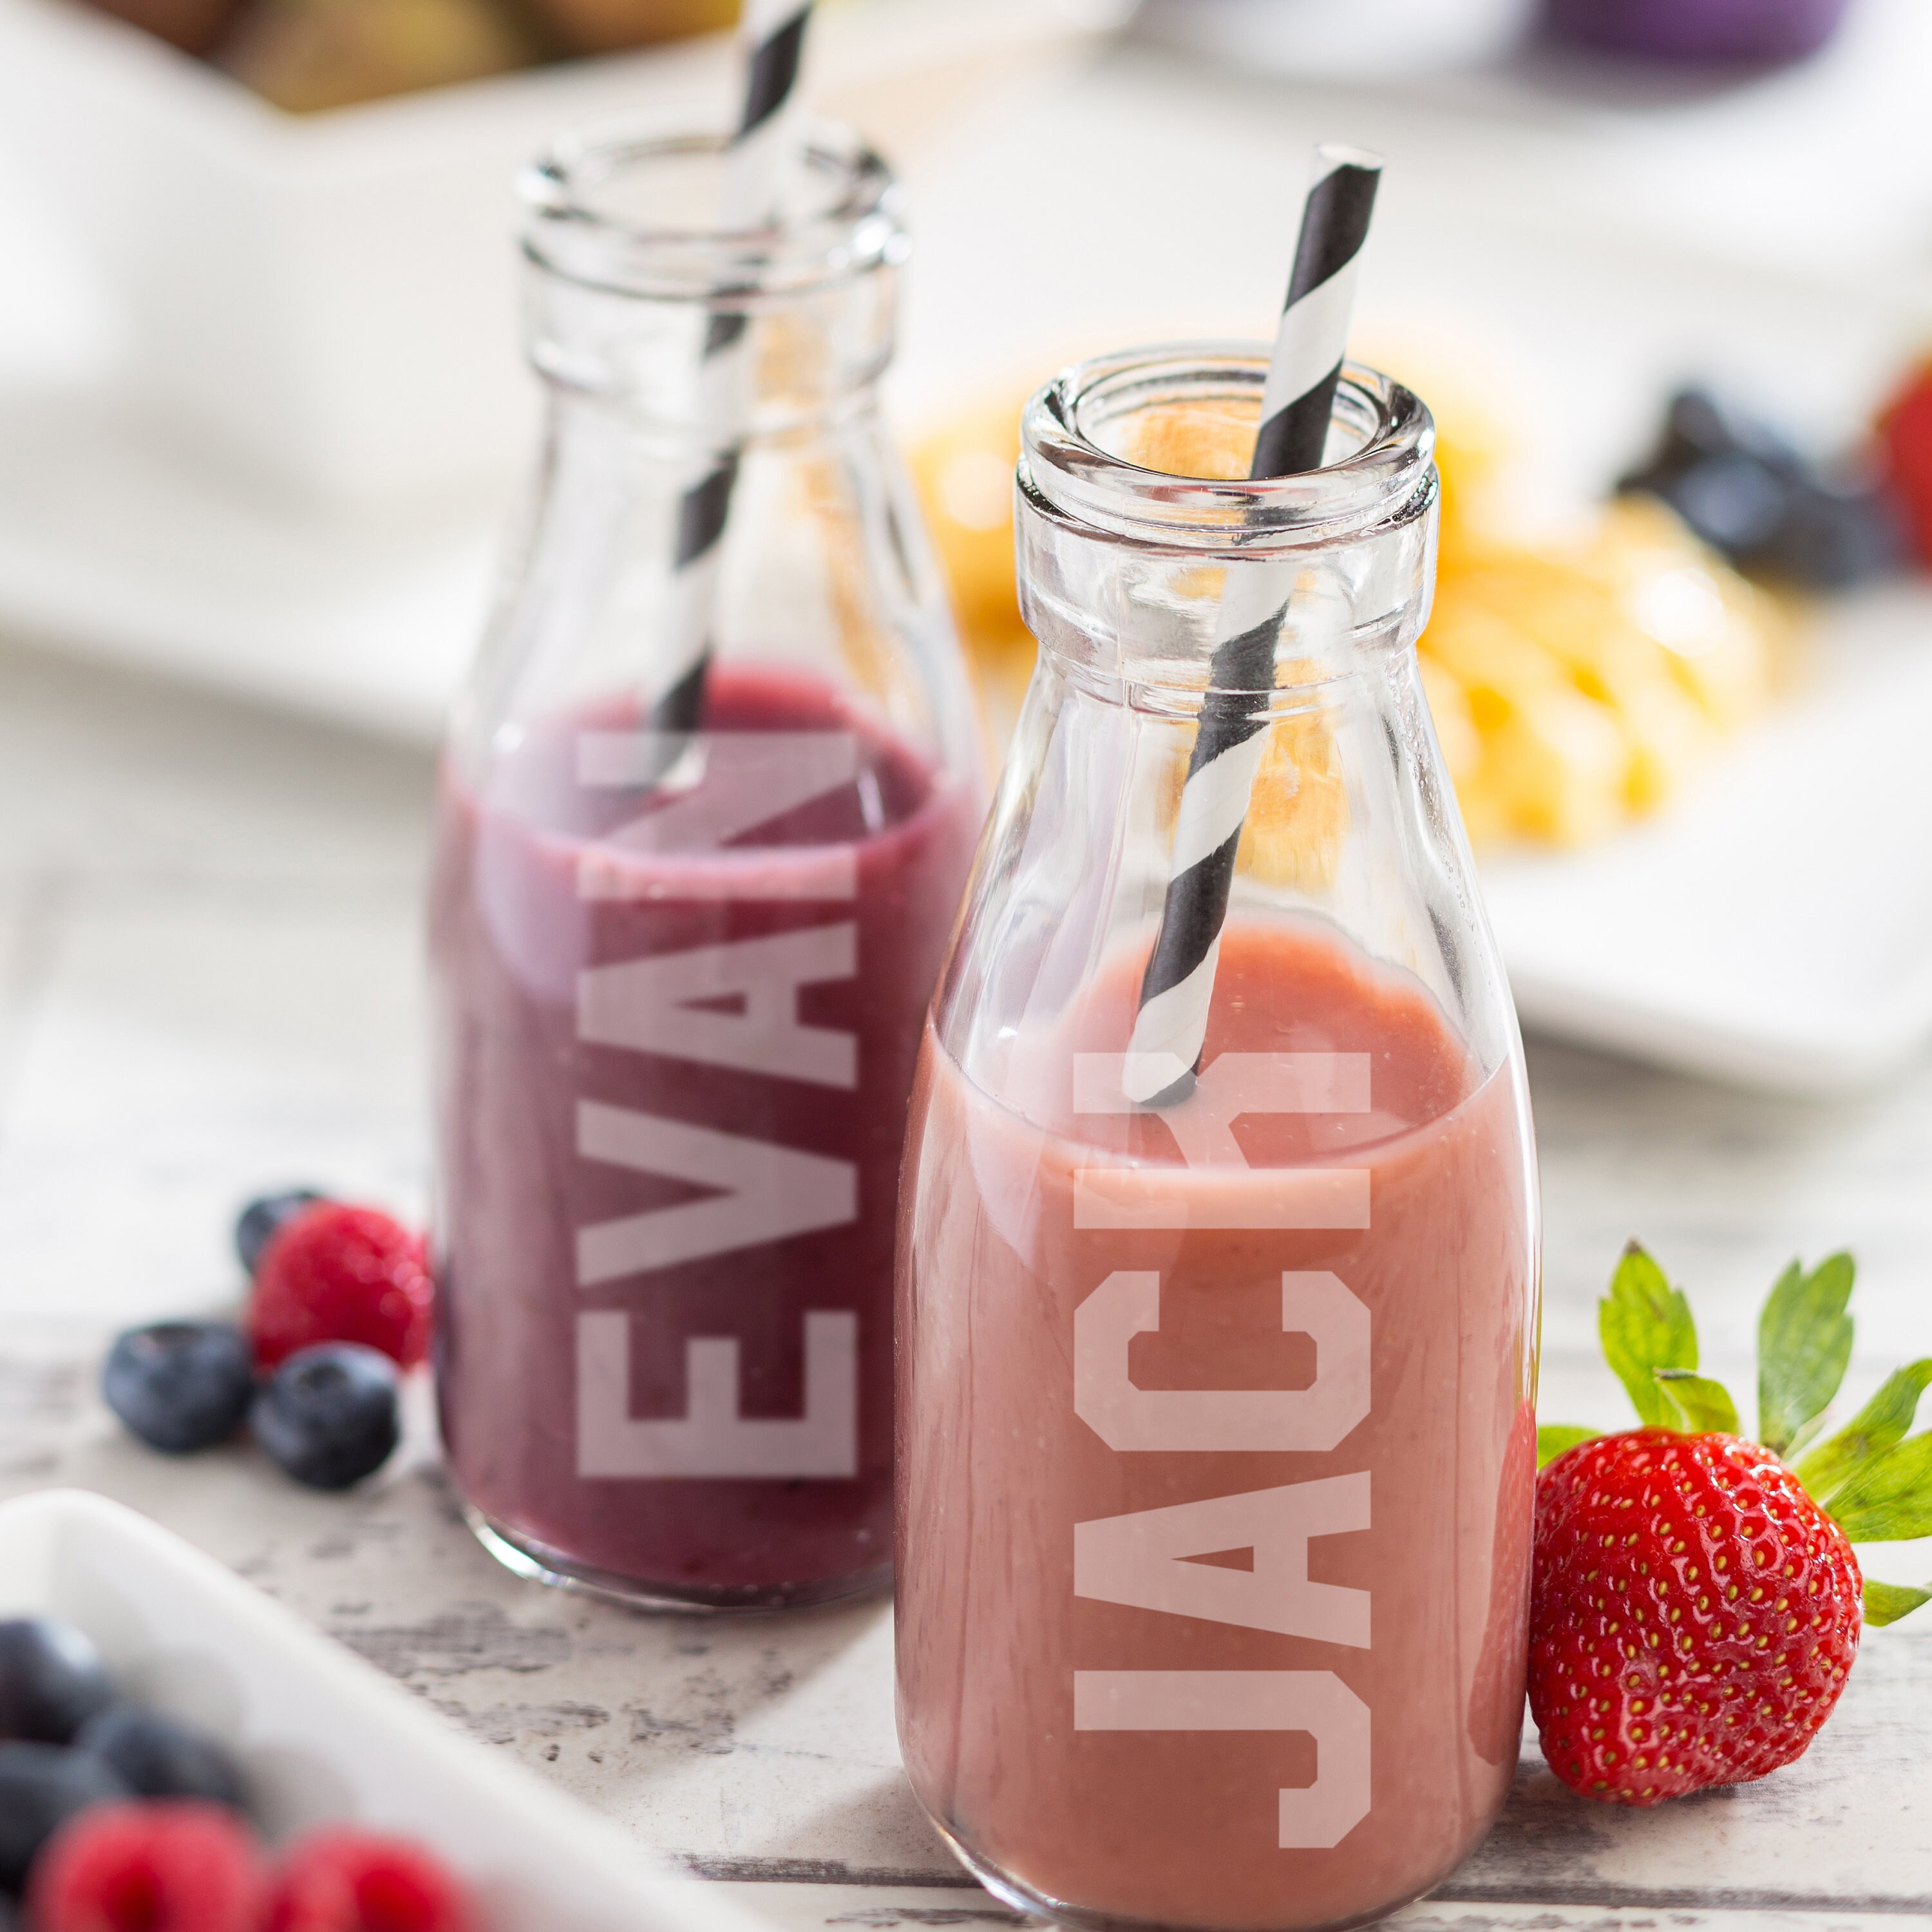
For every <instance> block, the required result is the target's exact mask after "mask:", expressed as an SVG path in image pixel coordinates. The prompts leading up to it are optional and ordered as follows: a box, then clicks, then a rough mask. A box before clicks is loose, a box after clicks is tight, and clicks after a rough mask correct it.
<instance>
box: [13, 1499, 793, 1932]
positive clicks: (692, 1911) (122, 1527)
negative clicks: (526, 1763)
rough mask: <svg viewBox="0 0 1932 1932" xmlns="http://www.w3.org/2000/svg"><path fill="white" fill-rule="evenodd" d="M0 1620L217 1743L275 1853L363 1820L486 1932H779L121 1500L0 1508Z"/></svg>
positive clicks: (37, 1501)
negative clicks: (463, 1903)
mask: <svg viewBox="0 0 1932 1932" xmlns="http://www.w3.org/2000/svg"><path fill="white" fill-rule="evenodd" d="M0 1614H8V1615H14V1616H19V1615H23V1614H46V1615H50V1616H59V1617H65V1618H66V1619H68V1621H70V1622H73V1623H74V1624H77V1625H79V1626H80V1628H82V1629H83V1630H84V1631H86V1632H87V1633H88V1634H89V1636H91V1637H92V1638H93V1639H94V1640H95V1642H96V1643H98V1644H99V1645H100V1646H101V1649H102V1650H103V1651H104V1652H105V1653H106V1655H107V1660H108V1662H109V1663H110V1665H111V1666H112V1667H113V1669H114V1671H115V1674H116V1676H117V1677H118V1679H119V1681H120V1682H121V1683H122V1684H123V1685H124V1686H126V1687H127V1688H128V1689H129V1690H130V1691H131V1692H133V1694H135V1695H136V1696H138V1697H139V1698H140V1699H141V1700H142V1701H143V1702H144V1703H148V1704H151V1705H152V1706H155V1707H156V1708H157V1709H160V1710H163V1711H166V1712H169V1713H170V1714H171V1715H173V1716H175V1717H178V1718H181V1719H183V1720H184V1721H187V1722H190V1723H193V1724H198V1725H199V1726H200V1727H202V1728H203V1729H204V1730H208V1731H209V1732H211V1733H213V1734H214V1736H217V1737H219V1738H220V1739H223V1741H224V1742H226V1743H227V1744H228V1745H229V1746H230V1747H231V1748H233V1750H234V1751H236V1754H237V1755H238V1756H239V1758H240V1760H241V1762H242V1766H243V1767H244V1769H245V1772H246V1774H247V1776H248V1781H249V1785H250V1790H251V1799H254V1802H256V1803H257V1806H258V1808H259V1811H260V1816H261V1818H262V1821H263V1824H264V1825H265V1826H266V1828H267V1829H268V1830H269V1832H270V1834H271V1835H272V1836H273V1837H275V1838H281V1837H283V1836H284V1835H287V1834H288V1833H290V1832H296V1831H299V1830H301V1829H304V1828H305V1827H306V1826H311V1825H314V1824H320V1823H323V1822H324V1821H326V1820H338V1821H340V1820H355V1821H356V1822H358V1823H362V1824H365V1825H367V1826H370V1827H371V1828H372V1829H383V1830H390V1831H395V1832H402V1833H404V1834H407V1835H410V1836H412V1837H414V1838H419V1839H421V1840H422V1841H423V1842H424V1843H427V1844H428V1845H430V1846H433V1847H434V1849H436V1850H437V1851H438V1852H440V1853H441V1854H442V1855H443V1857H444V1858H446V1860H447V1861H449V1864H451V1866H452V1867H453V1868H454V1869H455V1870H457V1871H458V1872H459V1873H460V1874H461V1875H462V1876H463V1878H464V1879H466V1880H467V1881H468V1882H469V1885H470V1886H471V1887H472V1889H473V1891H474V1893H475V1899H476V1901H477V1904H478V1909H479V1910H480V1912H481V1917H482V1922H483V1925H484V1927H485V1932H770V1927H769V1924H768V1922H767V1921H766V1920H764V1919H763V1918H760V1917H759V1916H758V1915H756V1914H755V1913H754V1912H750V1911H748V1910H747V1909H745V1907H744V1906H741V1905H739V1904H738V1903H736V1902H735V1901H734V1900H731V1899H730V1898H728V1897H724V1896H722V1895H721V1894H719V1893H718V1891H716V1890H715V1889H714V1888H709V1887H707V1886H706V1885H703V1883H702V1882H700V1881H698V1880H695V1879H687V1878H683V1877H680V1876H677V1875H676V1874H675V1873H670V1872H668V1871H667V1870H663V1869H661V1868H660V1867H657V1866H655V1865H654V1864H652V1863H651V1862H650V1861H649V1860H648V1859H647V1858H644V1857H643V1856H642V1855H640V1854H639V1853H638V1852H637V1851H636V1850H635V1849H633V1848H632V1847H631V1846H630V1845H629V1844H628V1843H627V1842H626V1841H625V1839H624V1838H622V1836H621V1835H619V1833H618V1832H616V1830H615V1829H613V1827H612V1826H609V1825H607V1824H606V1823H604V1821H603V1820H601V1819H599V1818H598V1817H595V1815H594V1814H592V1813H590V1812H589V1811H585V1810H583V1808H581V1807H580V1806H578V1805H575V1804H574V1803H572V1802H571V1800H569V1799H567V1798H565V1797H564V1796H562V1795H561V1794H559V1793H557V1792H556V1791H553V1790H551V1789H550V1787H548V1786H547V1785H545V1784H543V1783H541V1781H539V1780H538V1779H537V1778H534V1777H532V1775H530V1774H529V1773H528V1772H525V1771H524V1770H523V1769H521V1768H520V1766H516V1765H514V1764H511V1763H508V1762H506V1761H505V1760H504V1759H502V1757H499V1756H496V1755H493V1754H492V1753H490V1751H488V1750H487V1749H486V1748H484V1746H482V1745H478V1744H475V1743H473V1742H471V1741H469V1739H466V1738H462V1737H459V1736H456V1735H455V1734H454V1733H452V1731H450V1730H449V1729H448V1728H447V1727H446V1726H445V1725H443V1724H440V1723H439V1722H438V1721H437V1720H436V1719H435V1718H433V1717H432V1716H431V1715H429V1713H428V1712H426V1711H425V1710H423V1709H421V1708H420V1706H418V1705H417V1704H416V1702H415V1701H414V1700H413V1699H411V1698H410V1697H409V1696H408V1695H407V1694H406V1693H405V1692H404V1691H399V1690H398V1689H397V1688H395V1686H394V1685H392V1684H390V1683H389V1682H387V1681H386V1679H384V1678H383V1677H382V1676H380V1673H377V1671H375V1670H373V1669H372V1668H371V1667H370V1666H369V1665H368V1664H364V1663H363V1662H362V1661H361V1660H360V1659H359V1658H354V1657H352V1656H351V1655H350V1654H349V1653H348V1652H347V1651H345V1650H343V1649H341V1648H340V1647H339V1646H337V1645H335V1644H333V1643H330V1642H329V1640H328V1639H327V1638H326V1637H322V1636H320V1635H319V1634H317V1632H315V1631H312V1630H311V1629H310V1628H308V1626H307V1625H305V1624H303V1623H302V1622H300V1621H299V1619H296V1617H294V1616H292V1615H290V1613H289V1612H288V1611H287V1610H283V1609H282V1608H281V1607H280V1606H279V1605H278V1604H274V1603H272V1602H271V1601H269V1599H268V1598H266V1597H264V1596H263V1595H262V1594H261V1593H260V1592H259V1591H257V1590H255V1589H251V1587H250V1586H248V1584H246V1583H243V1582H242V1581H241V1580H240V1579H239V1578H238V1577H235V1576H233V1575H232V1574H230V1573H229V1571H226V1570H224V1569H223V1568H221V1566H220V1565H219V1564H217V1563H215V1562H212V1561H211V1560H210V1559H208V1557H206V1556H202V1554H201V1553H199V1551H198V1550H194V1549H193V1548H191V1547H190V1546H189V1545H188V1544H185V1543H184V1542H183V1541H181V1539H180V1538H178V1537H176V1536H174V1535H171V1534H169V1532H167V1531H166V1530H164V1529H160V1528H158V1527H157V1526H156V1525H154V1524H153V1523H150V1522H148V1520H147V1519H146V1518H145V1517H140V1516H137V1515H136V1514H134V1512H133V1511H131V1510H129V1509H124V1508H122V1507H121V1505H119V1504H118V1503H113V1502H107V1500H106V1499H104V1498H102V1497H100V1496H92V1495H89V1494H86V1493H83V1492H82V1491H80V1490H43V1491H42V1492H41V1493H39V1494H38V1495H35V1496H24V1497H22V1498H20V1499H19V1500H17V1501H16V1502H10V1503H7V1504H6V1505H4V1506H0Z"/></svg>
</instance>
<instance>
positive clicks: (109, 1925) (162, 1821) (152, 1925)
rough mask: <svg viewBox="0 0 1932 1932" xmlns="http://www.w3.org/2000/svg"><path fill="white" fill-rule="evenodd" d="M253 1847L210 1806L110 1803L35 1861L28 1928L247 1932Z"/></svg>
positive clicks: (231, 1819)
mask: <svg viewBox="0 0 1932 1932" xmlns="http://www.w3.org/2000/svg"><path fill="white" fill-rule="evenodd" d="M262 1897H263V1885H262V1879H261V1873H260V1867H259V1866H258V1865H257V1861H256V1857H255V1848H254V1843H253V1841H251V1839H250V1838H249V1836H248V1832H247V1831H246V1830H245V1829H244V1828H243V1827H242V1826H241V1825H239V1823H236V1819H235V1816H234V1814H233V1812H230V1811H225V1810H223V1808H222V1807H220V1805H204V1804H200V1803H197V1802H192V1801H187V1800H182V1799H162V1800H158V1801H154V1802H148V1803H145V1804H134V1805H103V1806H101V1807H100V1808H98V1809H96V1810H94V1811H88V1812H85V1813H83V1814H82V1815H81V1816H80V1817H78V1818H77V1819H75V1820H74V1821H73V1822H72V1823H71V1824H68V1825H67V1826H64V1827H62V1830H61V1832H59V1834H58V1836H56V1837H55V1838H53V1839H52V1841H50V1842H49V1843H48V1845H47V1846H46V1849H45V1850H44V1851H43V1852H42V1853H41V1854H40V1858H39V1859H38V1860H37V1862H36V1863H35V1864H34V1873H33V1877H32V1879H31V1882H30V1883H29V1884H28V1888H27V1912H26V1924H27V1927H28V1932H255V1928H256V1926H257V1922H258V1920H259V1918H260V1912H261V1909H262Z"/></svg>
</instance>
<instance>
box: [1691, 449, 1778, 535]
mask: <svg viewBox="0 0 1932 1932" xmlns="http://www.w3.org/2000/svg"><path fill="white" fill-rule="evenodd" d="M1658 494H1659V495H1661V496H1662V497H1663V498H1664V501H1665V502H1667V503H1668V504H1669V505H1670V507H1671V508H1673V509H1674V510H1675V511H1676V512H1677V514H1679V516H1680V517H1682V518H1683V519H1684V520H1685V522H1686V523H1688V524H1689V525H1690V526H1691V528H1692V529H1694V530H1695V531H1696V532H1697V534H1698V535H1700V537H1702V538H1703V539H1704V541H1706V543H1707V544H1710V545H1711V547H1712V548H1713V549H1714V550H1722V551H1723V552H1724V554H1725V555H1726V556H1730V557H1747V556H1751V555H1753V554H1754V553H1756V552H1757V551H1760V550H1762V549H1763V547H1764V546H1765V545H1766V544H1768V543H1769V542H1770V541H1771V540H1772V537H1773V536H1774V535H1775V534H1776V532H1777V530H1778V526H1779V525H1780V524H1781V523H1783V522H1784V517H1785V513H1786V511H1787V508H1789V506H1790V499H1791V486H1790V484H1788V483H1787V482H1786V481H1784V478H1781V477H1779V476H1778V475H1775V474H1774V473H1773V472H1772V471H1771V470H1769V469H1767V468H1766V466H1765V465H1764V464H1763V463H1760V462H1759V461H1758V460H1757V458H1754V457H1750V456H1747V455H1744V454H1743V452H1742V451H1739V450H1732V451H1730V452H1727V453H1726V454H1724V455H1720V456H1707V457H1705V458H1703V459H1702V460H1700V461H1699V462H1697V463H1692V464H1691V466H1690V468H1689V469H1686V470H1685V472H1683V473H1682V475H1679V476H1673V477H1672V478H1670V479H1669V480H1668V481H1667V482H1666V483H1665V484H1664V486H1663V487H1662V488H1661V490H1659V491H1658Z"/></svg>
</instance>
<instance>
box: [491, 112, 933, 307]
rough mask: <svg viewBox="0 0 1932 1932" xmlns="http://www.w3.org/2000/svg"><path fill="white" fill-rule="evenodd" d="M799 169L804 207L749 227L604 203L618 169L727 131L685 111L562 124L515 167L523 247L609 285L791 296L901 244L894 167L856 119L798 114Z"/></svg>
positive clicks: (897, 257)
mask: <svg viewBox="0 0 1932 1932" xmlns="http://www.w3.org/2000/svg"><path fill="white" fill-rule="evenodd" d="M730 145H731V137H730V134H729V133H728V132H727V131H726V130H724V129H722V128H721V127H718V126H716V125H715V124H713V125H710V126H694V125H693V124H691V122H690V121H689V120H688V118H681V117H667V116H665V115H624V116H620V117H619V118H614V119H610V120H605V121H598V122H594V123H592V124H591V125H589V127H584V128H582V129H580V130H574V131H572V132H571V133H565V134H563V135H561V136H559V137H558V138H557V139H556V140H555V141H553V142H552V143H551V144H550V146H549V147H548V148H546V149H545V150H544V151H543V152H542V153H541V154H538V156H537V157H536V158H535V160H532V161H531V162H530V163H528V164H527V165H526V166H525V167H524V168H523V169H522V170H521V172H520V173H519V175H518V176H517V193H518V195H519V196H520V199H521V200H522V202H523V208H524V218H523V234H522V241H523V252H524V254H526V256H527V257H529V260H531V261H532V263H535V265H536V266H538V268H540V269H544V270H546V271H547V272H549V273H550V274H552V275H558V276H560V277H562V278H564V279H565V280H566V281H571V282H574V283H577V284H581V285H583V286H584V287H589V288H593V289H598V290H603V291H604V292H606V293H611V294H616V295H625V296H639V297H643V298H647V299H655V300H658V301H670V302H715V299H716V298H717V297H718V296H720V295H727V296H732V297H734V298H736V299H737V300H738V301H739V302H740V303H741V304H748V303H750V302H754V301H755V300H756V299H757V298H758V297H759V296H765V295H781V296H797V295H800V294H803V293H808V292H809V291H811V290H814V289H818V288H823V287H832V286H835V285H837V284H841V283H844V282H847V281H851V280H852V279H853V278H856V277H857V276H859V275H864V274H865V273H867V272H868V271H870V270H871V269H876V268H879V267H881V266H893V265H896V264H897V263H899V262H901V261H902V260H904V257H905V254H906V252H907V238H906V233H905V228H904V223H903V221H902V220H901V214H900V196H899V190H898V184H897V182H896V181H895V179H894V177H893V175H892V169H891V168H890V167H889V166H888V165H887V163H886V161H885V160H884V159H883V157H881V156H880V154H878V153H877V151H875V150H874V148H872V147H871V145H870V144H869V143H868V142H867V141H866V140H865V139H864V138H863V136H861V135H860V134H859V133H858V132H857V131H856V130H855V129H853V128H852V127H847V125H845V124H844V123H843V122H841V121H828V120H823V119H820V118H817V117H806V118H804V119H803V120H802V123H801V124H800V126H799V145H798V148H797V152H798V154H799V157H800V163H799V164H800V166H801V167H802V169H803V170H804V171H805V172H806V173H807V174H808V175H809V176H810V177H811V178H812V185H813V187H814V188H816V189H817V190H819V195H818V200H817V205H813V206H812V207H811V208H809V209H808V211H806V212H805V213H803V214H799V215H797V216H794V217H790V218H788V219H784V220H778V221H775V222H772V223H766V224H765V225H763V226H759V227H756V228H739V229H726V228H715V227H712V226H706V225H702V224H695V223H676V222H673V221H672V220H669V219H649V218H646V217H643V216H642V215H640V214H636V213H633V212H629V211H622V210H619V209H616V208H613V207H611V206H610V205H607V204H604V205H600V196H601V194H602V193H603V192H604V190H607V188H608V187H609V186H610V184H611V183H612V182H613V181H616V179H617V178H619V176H620V175H627V174H628V175H633V176H634V175H637V174H640V173H641V172H642V171H643V170H645V169H649V168H650V167H651V166H653V165H654V164H655V165H661V166H670V165H672V164H683V165H686V166H688V165H689V164H691V163H693V162H694V161H695V162H697V163H699V164H700V166H701V165H702V163H703V162H704V161H705V160H707V159H709V160H712V162H714V163H715V162H718V161H721V158H722V157H723V156H724V154H725V152H726V151H727V149H728V148H729V147H730Z"/></svg>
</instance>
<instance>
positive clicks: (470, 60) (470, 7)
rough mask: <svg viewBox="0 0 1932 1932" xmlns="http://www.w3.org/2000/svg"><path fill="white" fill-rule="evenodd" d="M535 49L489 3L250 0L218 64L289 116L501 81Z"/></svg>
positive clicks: (456, 0)
mask: <svg viewBox="0 0 1932 1932" xmlns="http://www.w3.org/2000/svg"><path fill="white" fill-rule="evenodd" d="M535 55H536V47H535V42H534V41H533V40H532V38H531V37H530V36H529V34H527V33H526V31H524V30H523V28H522V27H521V26H520V25H519V24H518V23H517V22H516V21H515V20H514V19H512V18H511V17H510V16H509V15H508V14H507V13H503V12H502V11H501V10H499V9H498V8H497V7H496V6H495V5H493V4H492V0H256V4H255V5H254V6H252V7H250V9H249V10H248V12H247V13H245V15H244V16H243V17H242V20H241V21H240V23H239V25H238V26H237V27H236V30H235V31H234V33H233V34H232V35H231V36H230V37H229V40H227V42H226V43H225V44H224V45H223V47H222V49H221V50H220V54H219V55H218V58H219V60H220V65H222V66H223V67H224V68H226V69H227V71H229V73H230V74H233V76H234V77H236V80H239V81H241V82H242V83H245V85H246V86H249V87H251V88H253V89H254V91H255V92H257V94H259V95H261V96H262V98H263V99H264V100H265V101H272V102H273V103H274V104H275V106H276V107H281V108H284V109H286V110H287V111H288V112H289V113H292V114H312V113H318V112H320V111H321V110H325V109H327V108H331V107H353V106H354V105H355V104H356V103H357V102H358V101H378V100H381V99H383V98H384V97H385V96H386V95H392V94H410V93H413V92H416V90H417V89H419V88H425V87H443V86H449V84H450V83H452V82H455V81H461V80H483V79H484V78H485V77H487V76H489V75H490V74H510V73H513V72H514V71H515V70H516V69H517V68H521V67H526V66H528V65H529V64H530V62H532V60H533V59H534V58H535Z"/></svg>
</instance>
